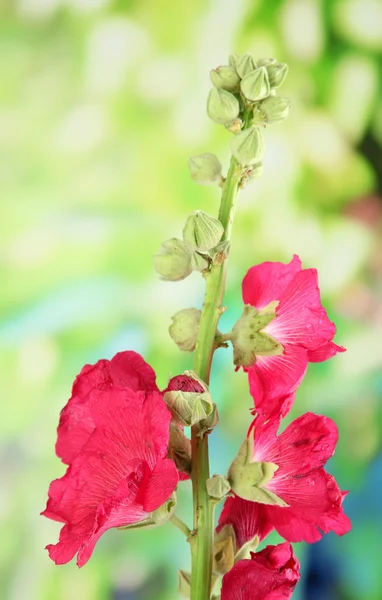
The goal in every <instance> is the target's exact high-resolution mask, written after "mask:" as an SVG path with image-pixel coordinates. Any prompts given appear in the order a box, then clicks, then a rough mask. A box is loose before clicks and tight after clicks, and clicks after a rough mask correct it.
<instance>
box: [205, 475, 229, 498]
mask: <svg viewBox="0 0 382 600" xmlns="http://www.w3.org/2000/svg"><path fill="white" fill-rule="evenodd" d="M206 488H207V492H208V494H209V495H210V496H211V498H216V499H217V500H221V499H222V498H224V496H226V495H227V494H228V492H229V491H230V489H231V486H230V484H229V481H228V479H227V478H226V477H224V475H214V476H213V477H210V479H207V481H206Z"/></svg>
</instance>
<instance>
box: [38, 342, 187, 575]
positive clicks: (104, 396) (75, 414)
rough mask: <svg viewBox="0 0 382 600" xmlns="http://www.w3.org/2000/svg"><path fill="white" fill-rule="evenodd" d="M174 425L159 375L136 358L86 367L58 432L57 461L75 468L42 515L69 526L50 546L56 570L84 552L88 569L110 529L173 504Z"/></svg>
mask: <svg viewBox="0 0 382 600" xmlns="http://www.w3.org/2000/svg"><path fill="white" fill-rule="evenodd" d="M170 421H171V414H170V411H169V410H168V408H167V407H166V405H165V403H164V401H163V396H162V394H161V393H160V392H159V391H158V388H157V387H156V384H155V373H154V371H153V370H152V369H151V367H149V365H147V364H146V363H145V362H144V361H143V359H142V358H141V357H140V356H139V355H137V354H136V353H135V352H131V353H130V352H123V353H120V354H119V355H118V354H117V355H116V356H115V357H114V358H113V359H112V360H111V361H99V362H98V363H97V364H96V365H95V366H89V365H87V366H86V367H84V369H83V370H82V372H81V374H80V375H79V376H78V377H77V379H76V381H75V383H74V386H73V395H72V397H71V399H70V400H69V402H68V404H67V406H66V407H65V408H64V410H63V411H62V413H61V418H60V423H59V426H58V440H57V445H56V448H57V454H58V455H59V456H60V457H61V458H62V460H63V461H64V462H66V463H67V464H68V465H69V466H68V468H67V471H66V473H65V475H64V476H63V477H61V478H60V479H57V480H55V481H53V482H52V483H51V485H50V488H49V499H48V502H47V506H46V509H45V511H44V512H43V513H42V514H43V515H44V516H46V517H48V518H50V519H53V520H56V521H60V522H62V523H64V526H63V527H62V529H61V533H60V539H59V542H58V543H57V544H55V545H49V546H47V549H48V551H49V555H50V557H51V558H52V560H54V562H55V563H56V564H63V563H66V562H68V561H70V560H71V559H72V558H73V557H74V555H75V554H76V553H78V555H77V564H78V566H82V565H84V564H85V563H86V562H87V561H88V560H89V558H90V556H91V554H92V552H93V549H94V546H95V544H96V542H97V541H98V539H99V537H100V536H101V535H102V533H104V532H105V531H106V530H107V529H110V528H112V527H121V526H128V525H132V524H135V523H140V522H142V521H145V520H147V519H150V518H151V517H152V513H153V512H154V511H156V510H157V509H158V508H159V507H160V506H162V505H163V504H164V503H166V502H167V501H168V500H169V499H170V497H171V495H172V493H173V492H174V490H175V488H176V486H177V483H178V480H179V475H178V472H177V469H176V466H175V464H174V462H173V461H172V460H170V459H168V458H167V453H168V444H169V427H170Z"/></svg>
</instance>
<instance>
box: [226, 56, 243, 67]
mask: <svg viewBox="0 0 382 600" xmlns="http://www.w3.org/2000/svg"><path fill="white" fill-rule="evenodd" d="M240 58H241V57H240V54H230V55H229V57H228V64H229V66H230V67H234V68H235V69H236V65H237V63H238V61H239V60H240Z"/></svg>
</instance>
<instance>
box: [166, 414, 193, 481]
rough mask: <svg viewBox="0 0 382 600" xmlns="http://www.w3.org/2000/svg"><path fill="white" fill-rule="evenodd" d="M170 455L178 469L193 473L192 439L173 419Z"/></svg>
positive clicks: (169, 446)
mask: <svg viewBox="0 0 382 600" xmlns="http://www.w3.org/2000/svg"><path fill="white" fill-rule="evenodd" d="M168 457H169V458H171V459H172V460H173V461H174V463H175V464H176V468H177V469H178V471H181V472H182V473H187V474H188V475H190V474H191V441H190V440H189V439H188V437H186V436H185V435H184V433H183V430H182V429H181V428H180V427H179V426H178V425H176V423H174V422H173V421H171V423H170V441H169V445H168Z"/></svg>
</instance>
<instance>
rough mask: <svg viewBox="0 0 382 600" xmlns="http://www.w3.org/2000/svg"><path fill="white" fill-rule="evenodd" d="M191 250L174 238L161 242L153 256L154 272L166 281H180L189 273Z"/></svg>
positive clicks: (190, 268)
mask: <svg viewBox="0 0 382 600" xmlns="http://www.w3.org/2000/svg"><path fill="white" fill-rule="evenodd" d="M191 254H192V253H191V250H190V248H188V246H187V244H185V243H184V242H182V241H181V240H178V239H176V238H171V239H170V240H167V241H165V242H163V244H162V246H161V247H160V250H159V252H157V254H155V256H154V268H155V270H156V272H157V273H158V274H159V275H160V276H161V277H162V278H163V279H166V280H167V281H180V280H181V279H185V278H186V277H188V275H190V273H191V271H192V267H191Z"/></svg>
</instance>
